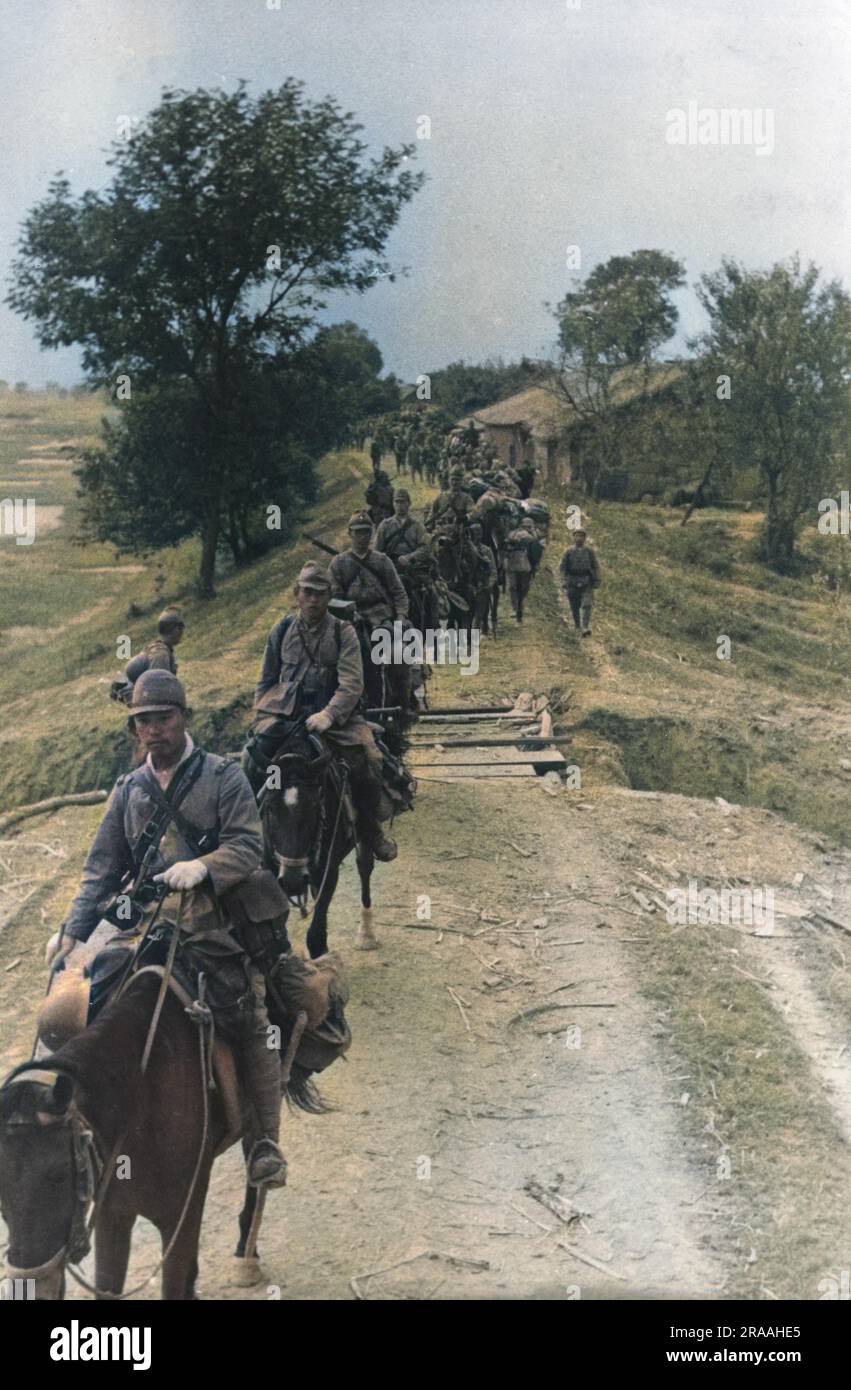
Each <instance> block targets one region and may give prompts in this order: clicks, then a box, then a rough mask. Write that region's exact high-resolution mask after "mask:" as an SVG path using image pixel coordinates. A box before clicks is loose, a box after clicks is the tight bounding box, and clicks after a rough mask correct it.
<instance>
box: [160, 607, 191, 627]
mask: <svg viewBox="0 0 851 1390" xmlns="http://www.w3.org/2000/svg"><path fill="white" fill-rule="evenodd" d="M157 627H158V628H159V630H160V632H163V631H166V632H167V631H169V630H170V629H171V628H173V627H185V623H184V621H183V614H182V613H181V611H180V609H179V608H164V609H163V611H162V613H160V616H159V617H158V618H157Z"/></svg>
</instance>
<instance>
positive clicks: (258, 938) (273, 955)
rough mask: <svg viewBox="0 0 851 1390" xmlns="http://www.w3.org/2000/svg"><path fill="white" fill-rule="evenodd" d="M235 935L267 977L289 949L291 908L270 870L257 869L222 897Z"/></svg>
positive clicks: (221, 895) (220, 900)
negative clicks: (279, 958)
mask: <svg viewBox="0 0 851 1390" xmlns="http://www.w3.org/2000/svg"><path fill="white" fill-rule="evenodd" d="M219 902H220V904H221V906H222V907H223V908H224V910H225V912H226V913H227V916H228V918H229V920H230V922H231V925H232V928H233V932H234V935H235V937H236V939H237V941H238V942H239V944H240V946H241V947H242V949H243V950H244V951H245V953H246V955H248V956H250V958H251V960H252V961H254V963H255V965H257V966H258V967H259V969H260V970H262V971H263V973H264V975H268V974H269V973H270V972H271V970H272V968H273V966H274V965H275V962H276V961H277V959H278V957H279V956H280V955H283V954H284V952H286V951H288V950H289V949H290V941H289V936H288V935H287V917H288V915H289V904H288V903H287V900H286V898H285V896H284V893H283V890H282V889H281V887H280V884H279V883H278V880H277V879H276V878H275V875H274V874H273V873H272V872H271V870H270V869H255V870H254V872H253V873H252V874H249V876H248V878H246V879H243V881H242V883H237V884H235V885H234V887H233V888H228V889H227V890H226V892H224V893H222V894H220V895H219Z"/></svg>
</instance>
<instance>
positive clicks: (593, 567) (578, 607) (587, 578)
mask: <svg viewBox="0 0 851 1390" xmlns="http://www.w3.org/2000/svg"><path fill="white" fill-rule="evenodd" d="M585 537H586V532H585V531H584V530H583V529H582V528H581V527H580V528H579V529H578V530H576V531H574V533H573V546H572V548H571V549H570V550H566V551H565V553H564V558H563V559H562V562H561V564H560V566H559V572H560V574H561V577H562V581H563V583H564V586H565V590H566V593H567V601H568V603H569V604H570V611H571V613H572V614H573V622H574V624H575V626H576V627H577V628H578V629H579V632H580V635H581V636H582V637H590V636H591V608H592V605H593V602H594V590H595V589H598V588H599V587H600V578H601V575H600V562H599V560H598V559H597V556H596V553H595V552H594V550H593V549H592V548H591V546H590V545H586V544H585Z"/></svg>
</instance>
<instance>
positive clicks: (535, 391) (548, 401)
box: [458, 386, 570, 482]
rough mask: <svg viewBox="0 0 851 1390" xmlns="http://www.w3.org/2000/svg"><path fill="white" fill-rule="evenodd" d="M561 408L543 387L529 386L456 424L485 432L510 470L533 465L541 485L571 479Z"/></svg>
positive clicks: (489, 441)
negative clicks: (541, 482)
mask: <svg viewBox="0 0 851 1390" xmlns="http://www.w3.org/2000/svg"><path fill="white" fill-rule="evenodd" d="M563 420H564V407H563V406H562V405H560V403H559V401H558V400H557V399H556V397H555V396H554V395H553V393H552V391H548V390H547V389H546V388H545V387H543V386H532V387H530V389H529V390H528V391H521V392H520V393H519V394H518V395H516V396H509V397H508V399H507V400H504V401H497V403H496V405H488V406H485V407H484V408H483V409H482V410H477V411H476V412H475V413H474V414H473V415H468V416H466V417H465V419H464V420H459V422H458V423H459V425H468V424H470V423H471V422H472V423H473V424H474V425H477V426H478V427H479V428H480V429H482V430H484V434H485V439H486V441H487V442H488V443H491V444H493V445H494V447H495V449H496V450H497V452H498V453H499V457H500V461H501V462H502V463H504V464H506V465H508V466H509V467H511V468H513V467H515V466H519V465H521V464H523V463H534V464H535V466H536V468H537V469H538V470H539V476H540V478H541V480H542V481H544V482H558V481H562V480H564V479H566V478H569V477H570V448H569V445H568V443H567V440H566V438H565V435H564V426H563V423H562V422H563Z"/></svg>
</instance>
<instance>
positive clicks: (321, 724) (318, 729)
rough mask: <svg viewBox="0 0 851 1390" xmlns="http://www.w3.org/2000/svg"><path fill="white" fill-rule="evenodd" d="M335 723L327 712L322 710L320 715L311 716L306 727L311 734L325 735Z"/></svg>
mask: <svg viewBox="0 0 851 1390" xmlns="http://www.w3.org/2000/svg"><path fill="white" fill-rule="evenodd" d="M333 723H334V721H333V719H332V718H331V716H330V714H326V713H325V710H324V709H321V710H320V711H319V713H318V714H312V715H311V716H310V718H309V719H308V721H307V723H306V724H305V726H304V727H305V728H306V729H307V732H308V733H309V734H324V733H325V731H326V729H330V727H331V725H332V724H333Z"/></svg>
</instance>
